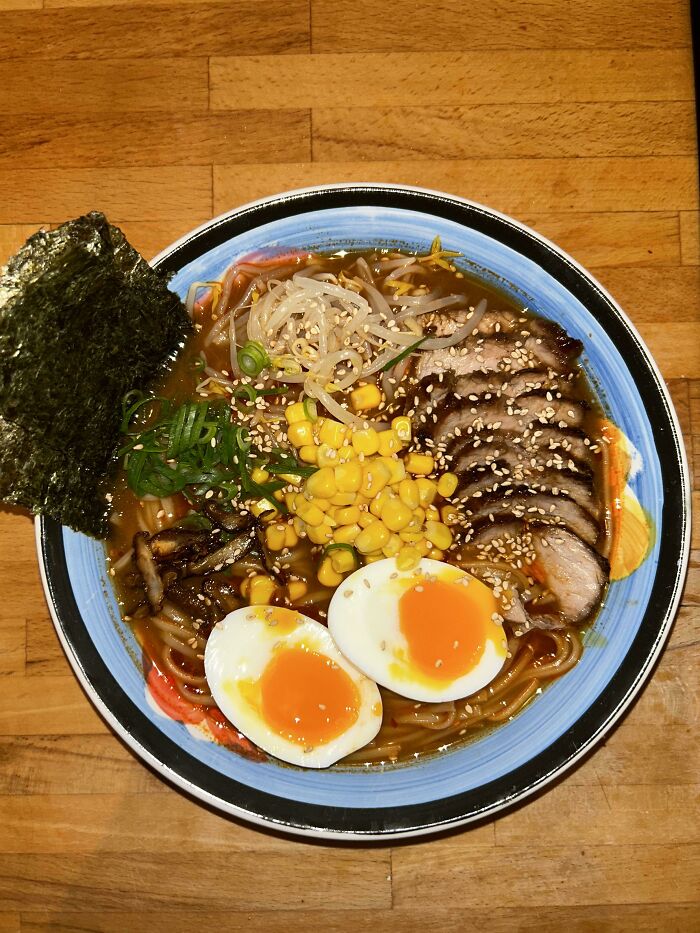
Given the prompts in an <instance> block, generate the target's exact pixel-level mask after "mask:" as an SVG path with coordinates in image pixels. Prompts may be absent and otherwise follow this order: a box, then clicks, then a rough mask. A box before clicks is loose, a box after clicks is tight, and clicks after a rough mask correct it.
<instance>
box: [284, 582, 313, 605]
mask: <svg viewBox="0 0 700 933" xmlns="http://www.w3.org/2000/svg"><path fill="white" fill-rule="evenodd" d="M308 591H309V588H308V586H307V585H306V583H304V581H303V580H292V581H291V582H290V583H288V584H287V595H288V596H289V599H290V601H291V602H293V603H295V602H296V601H297V600H298V599H302V597H304V596H306V594H307V593H308Z"/></svg>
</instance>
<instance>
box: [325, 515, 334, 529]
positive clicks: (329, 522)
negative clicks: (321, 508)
mask: <svg viewBox="0 0 700 933" xmlns="http://www.w3.org/2000/svg"><path fill="white" fill-rule="evenodd" d="M323 524H324V525H327V526H328V527H329V528H337V527H338V522H337V521H336V520H335V519H334V518H333V516H332V515H329V514H328V513H326V514H325V515H324V516H323Z"/></svg>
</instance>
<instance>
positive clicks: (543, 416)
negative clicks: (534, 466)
mask: <svg viewBox="0 0 700 933" xmlns="http://www.w3.org/2000/svg"><path fill="white" fill-rule="evenodd" d="M586 411H587V408H586V404H585V403H584V402H580V401H577V400H574V399H551V400H550V399H548V398H547V396H546V395H542V394H539V393H536V392H535V393H532V394H531V395H523V396H521V397H520V398H518V399H508V398H490V399H487V398H486V397H485V396H480V397H479V398H478V399H477V400H476V401H466V402H465V401H464V400H463V399H457V398H455V397H454V395H451V394H448V395H447V396H446V397H445V398H444V400H443V402H442V403H441V404H439V405H437V406H435V409H434V411H433V412H432V413H431V414H430V416H429V418H428V420H427V422H426V424H427V427H428V429H429V430H430V431H431V434H432V436H433V439H434V440H435V441H436V442H437V443H442V444H443V445H445V444H446V443H447V442H448V441H449V440H450V439H452V438H454V437H464V436H466V435H474V434H482V433H486V434H489V433H491V432H492V431H503V432H506V433H507V432H511V433H514V434H517V435H520V434H522V432H523V431H524V430H525V429H526V428H527V427H528V426H529V425H531V424H534V423H536V424H537V425H540V424H541V425H547V426H555V427H557V428H562V429H566V430H569V429H571V428H578V427H580V426H581V425H582V424H583V421H584V418H585V416H586ZM431 422H432V424H431Z"/></svg>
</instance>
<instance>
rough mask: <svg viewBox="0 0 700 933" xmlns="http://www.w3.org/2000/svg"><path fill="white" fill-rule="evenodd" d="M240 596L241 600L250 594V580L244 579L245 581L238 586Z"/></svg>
mask: <svg viewBox="0 0 700 933" xmlns="http://www.w3.org/2000/svg"><path fill="white" fill-rule="evenodd" d="M240 591H241V596H242V597H243V599H248V596H249V594H250V579H249V577H246V578H245V580H244V581H243V582H242V583H241V585H240Z"/></svg>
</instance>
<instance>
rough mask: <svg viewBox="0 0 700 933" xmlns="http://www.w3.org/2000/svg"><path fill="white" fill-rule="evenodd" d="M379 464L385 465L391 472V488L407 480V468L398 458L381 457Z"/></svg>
mask: <svg viewBox="0 0 700 933" xmlns="http://www.w3.org/2000/svg"><path fill="white" fill-rule="evenodd" d="M378 462H379V463H383V464H384V466H385V467H386V468H387V470H388V471H389V485H390V486H397V485H398V484H399V483H400V482H401V481H402V480H404V479H405V478H406V467H405V466H404V465H403V460H399V458H398V457H379V458H378Z"/></svg>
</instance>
